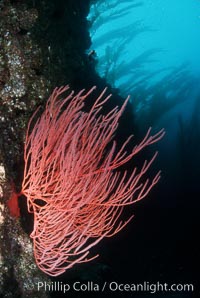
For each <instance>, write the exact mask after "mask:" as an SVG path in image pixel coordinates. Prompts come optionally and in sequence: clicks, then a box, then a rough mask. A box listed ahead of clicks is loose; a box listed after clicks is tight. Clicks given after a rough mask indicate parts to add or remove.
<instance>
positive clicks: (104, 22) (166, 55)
mask: <svg viewBox="0 0 200 298" xmlns="http://www.w3.org/2000/svg"><path fill="white" fill-rule="evenodd" d="M88 20H89V21H90V23H91V27H90V35H91V39H92V46H91V49H93V50H95V52H96V60H97V61H96V70H97V72H98V73H99V74H100V76H101V77H104V78H106V80H107V82H108V83H110V84H111V85H112V86H113V87H116V88H119V93H120V94H121V95H122V96H124V97H126V96H127V95H128V94H130V95H131V102H132V106H133V110H134V113H135V115H136V119H137V121H138V123H139V124H140V126H144V128H146V127H147V126H149V125H154V126H160V125H162V126H165V128H168V130H170V131H171V132H172V135H174V133H175V132H177V130H178V124H177V123H178V119H180V117H181V119H182V120H181V121H183V122H184V123H187V125H188V122H189V121H191V117H193V112H194V109H197V107H198V109H199V110H200V108H199V105H198V104H197V101H199V100H200V99H199V100H198V98H200V55H199V53H200V38H199V34H200V1H199V0H167V1H166V0H145V1H140V0H135V1H134V0H132V1H130V0H129V1H128V0H127V1H126V0H124V1H119V0H117V1H116V0H107V1H106V0H105V1H101V0H100V1H97V2H96V3H95V4H93V5H92V6H91V10H90V14H89V15H88ZM175 125H176V129H174V126H175ZM171 126H172V127H171Z"/></svg>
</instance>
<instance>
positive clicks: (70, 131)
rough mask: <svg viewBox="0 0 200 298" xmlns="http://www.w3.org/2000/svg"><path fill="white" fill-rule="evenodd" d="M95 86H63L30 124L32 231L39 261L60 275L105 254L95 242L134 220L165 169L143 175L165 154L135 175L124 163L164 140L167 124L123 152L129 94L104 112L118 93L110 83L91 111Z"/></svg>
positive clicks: (26, 190) (27, 155) (27, 175)
mask: <svg viewBox="0 0 200 298" xmlns="http://www.w3.org/2000/svg"><path fill="white" fill-rule="evenodd" d="M94 89H95V87H93V88H91V89H90V90H89V91H88V92H87V93H86V94H84V90H81V91H80V92H79V93H78V94H74V92H73V91H72V92H70V94H69V95H68V96H67V97H66V98H65V99H63V100H61V99H60V98H59V96H60V95H61V94H63V93H64V92H65V91H67V90H69V86H66V87H61V88H56V89H55V90H54V91H53V93H52V95H51V96H50V98H49V100H48V101H47V104H46V108H45V110H44V112H43V114H42V115H41V116H40V117H39V118H38V119H37V121H36V122H35V121H33V119H35V116H36V113H37V111H36V113H34V115H33V116H32V118H31V119H30V122H29V125H28V131H27V135H26V140H25V151H24V159H25V170H24V179H23V184H22V191H21V193H23V194H24V195H25V196H26V197H27V204H28V210H29V212H33V213H34V229H33V232H32V233H31V238H32V239H33V244H34V255H35V259H36V263H37V265H38V266H39V268H40V269H41V270H42V271H44V272H45V273H47V274H49V275H52V276H56V275H59V274H61V273H63V272H64V271H65V270H66V269H68V268H71V267H72V266H74V265H75V264H76V263H83V262H88V261H90V260H92V259H94V258H95V257H97V256H89V252H90V249H91V248H92V247H93V246H94V245H96V244H97V243H98V242H100V241H101V240H102V239H103V238H104V237H110V236H113V235H114V234H116V233H118V232H119V231H120V230H121V229H122V228H124V226H125V225H126V224H127V223H128V222H129V221H130V220H131V219H132V217H131V218H129V219H128V220H126V221H125V222H123V221H121V220H120V216H121V214H122V211H123V208H124V206H126V205H130V204H134V203H135V202H136V201H138V200H141V199H143V198H144V197H145V196H146V195H147V194H148V193H149V191H150V190H151V188H152V187H153V186H154V185H155V184H156V183H157V182H158V180H159V178H160V173H158V174H157V175H156V176H155V177H154V178H153V179H152V181H149V180H148V179H147V180H145V181H144V182H142V181H141V178H142V176H143V175H144V174H145V173H146V172H147V170H148V169H149V167H150V165H151V164H152V162H153V161H154V159H155V157H156V155H157V153H155V154H154V156H153V157H152V159H151V160H150V161H145V162H144V164H143V166H142V168H141V169H140V170H138V169H137V168H136V167H135V168H134V169H133V171H132V173H131V174H130V175H128V174H127V172H126V171H125V172H123V173H121V172H120V171H118V170H117V169H118V168H119V167H120V166H121V165H123V164H125V163H126V162H128V161H129V160H130V159H131V158H132V157H133V156H134V155H135V154H137V153H138V152H139V151H141V150H142V149H143V148H144V147H146V146H148V145H151V144H153V143H155V142H157V141H158V140H160V139H161V138H162V136H163V134H164V131H163V130H161V131H159V132H158V133H157V134H155V135H153V136H151V135H150V131H151V129H149V130H148V132H147V134H146V136H145V137H144V139H143V140H142V141H141V142H140V143H139V144H138V145H136V146H135V147H134V148H133V150H132V152H131V153H130V154H127V152H126V145H127V144H128V142H129V141H130V139H131V136H130V137H129V138H128V139H127V140H126V141H125V143H124V144H123V145H122V147H121V149H120V150H119V151H118V152H116V142H115V141H112V139H113V136H114V133H115V131H116V129H117V126H118V121H119V118H120V116H121V115H122V112H123V111H124V108H125V106H126V103H127V100H128V98H127V100H126V101H125V102H124V104H123V106H122V107H121V108H120V109H118V107H115V108H114V109H112V110H111V111H110V112H109V113H107V114H106V115H101V114H100V110H101V108H102V106H103V104H104V103H105V102H106V101H107V100H108V99H109V98H110V96H111V95H109V96H107V97H106V98H103V97H104V94H105V92H106V89H104V91H103V92H102V93H101V94H100V96H99V97H98V98H97V99H96V101H95V102H94V104H93V106H92V107H91V109H90V111H89V112H84V111H83V110H82V108H83V106H84V101H85V100H86V98H87V97H88V95H89V94H91V92H92V91H93V90H94ZM34 122H35V123H34ZM108 144H110V146H109V148H108Z"/></svg>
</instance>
